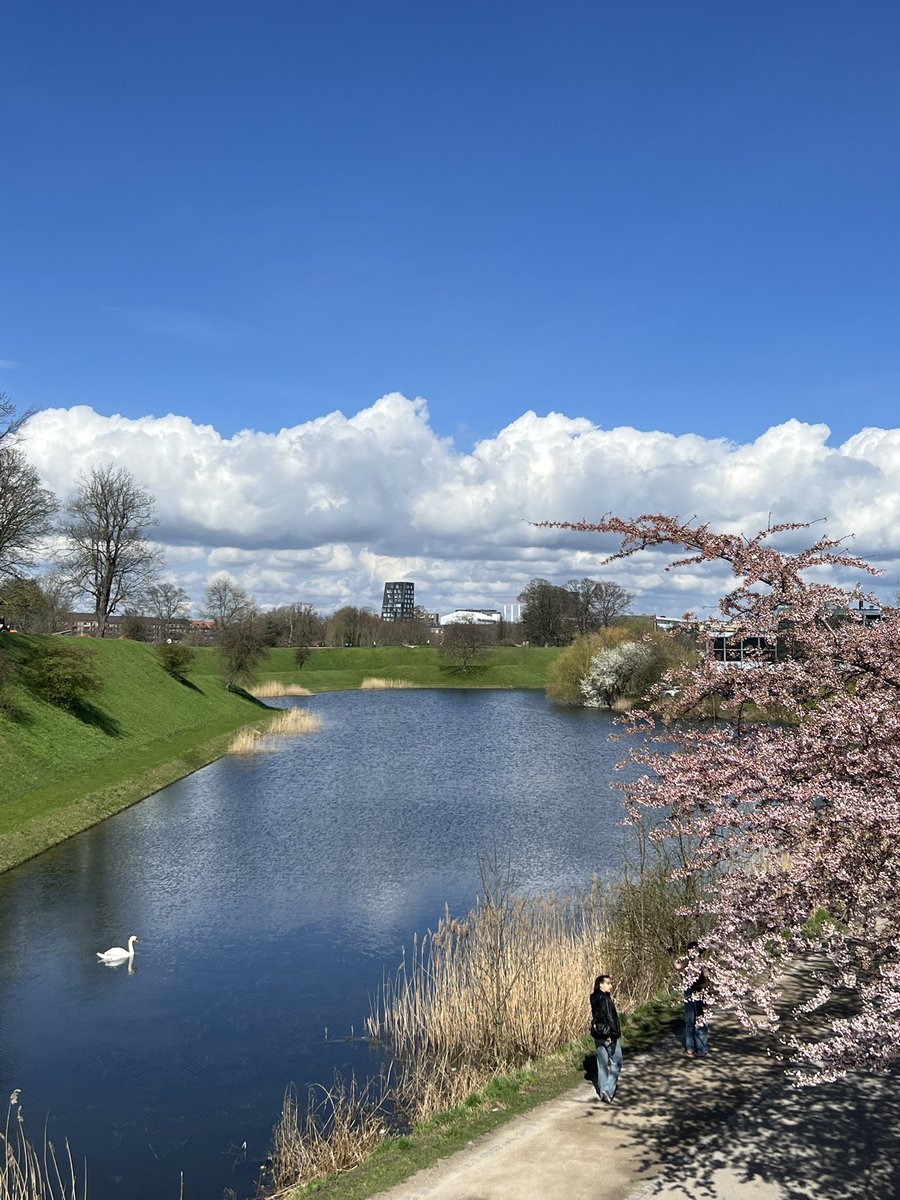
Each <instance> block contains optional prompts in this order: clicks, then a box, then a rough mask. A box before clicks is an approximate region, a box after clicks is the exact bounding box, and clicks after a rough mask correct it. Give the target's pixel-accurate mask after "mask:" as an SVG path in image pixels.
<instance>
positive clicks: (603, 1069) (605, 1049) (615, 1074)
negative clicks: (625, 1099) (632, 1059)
mask: <svg viewBox="0 0 900 1200" xmlns="http://www.w3.org/2000/svg"><path fill="white" fill-rule="evenodd" d="M595 1045H596V1047H597V1091H598V1092H606V1094H607V1096H609V1098H610V1100H612V1098H613V1096H614V1095H615V1094H616V1083H617V1081H618V1078H619V1072H620V1071H621V1070H622V1039H621V1038H618V1039H617V1040H616V1043H615V1045H613V1046H607V1044H606V1042H598V1041H596V1039H595Z"/></svg>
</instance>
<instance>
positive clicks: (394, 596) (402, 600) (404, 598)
mask: <svg viewBox="0 0 900 1200" xmlns="http://www.w3.org/2000/svg"><path fill="white" fill-rule="evenodd" d="M415 592H416V585H415V584H414V583H386V584H385V585H384V598H383V599H382V601H381V619H382V621H411V620H412V619H413V618H414V617H415V615H416V596H415Z"/></svg>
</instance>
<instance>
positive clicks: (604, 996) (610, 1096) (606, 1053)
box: [591, 975, 622, 1104]
mask: <svg viewBox="0 0 900 1200" xmlns="http://www.w3.org/2000/svg"><path fill="white" fill-rule="evenodd" d="M591 1035H592V1036H593V1039H594V1045H595V1046H596V1047H597V1091H598V1093H599V1095H600V1099H601V1100H605V1101H606V1103H607V1104H612V1102H613V1100H614V1099H615V1095H616V1083H617V1081H618V1078H619V1072H620V1071H621V1070H622V1031H621V1030H620V1028H619V1014H618V1013H617V1012H616V1006H615V1004H613V998H612V980H611V979H610V977H609V976H608V975H598V976H597V978H596V979H595V980H594V990H593V991H592V992H591Z"/></svg>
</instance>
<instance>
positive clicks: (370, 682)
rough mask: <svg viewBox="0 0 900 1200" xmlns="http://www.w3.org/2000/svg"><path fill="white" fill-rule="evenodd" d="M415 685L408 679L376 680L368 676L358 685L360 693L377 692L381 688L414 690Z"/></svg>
mask: <svg viewBox="0 0 900 1200" xmlns="http://www.w3.org/2000/svg"><path fill="white" fill-rule="evenodd" d="M415 686H416V685H415V684H414V683H410V681H409V680H408V679H378V678H377V677H375V676H370V677H369V678H367V679H364V680H363V681H362V683H361V684H360V685H359V687H360V691H377V690H379V689H382V688H414V687H415Z"/></svg>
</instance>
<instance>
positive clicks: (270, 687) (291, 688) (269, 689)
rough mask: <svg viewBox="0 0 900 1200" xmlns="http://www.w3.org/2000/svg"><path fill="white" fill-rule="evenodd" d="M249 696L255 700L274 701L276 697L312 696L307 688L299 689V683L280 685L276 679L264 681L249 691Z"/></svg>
mask: <svg viewBox="0 0 900 1200" xmlns="http://www.w3.org/2000/svg"><path fill="white" fill-rule="evenodd" d="M249 691H250V694H251V695H252V696H255V697H256V698H257V700H274V699H275V698H276V697H277V696H312V695H314V693H313V692H311V691H310V690H309V688H305V687H301V686H300V684H299V683H281V682H280V680H278V679H264V680H263V681H262V683H258V684H255V685H254V686H253V687H252V688H250V689H249Z"/></svg>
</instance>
